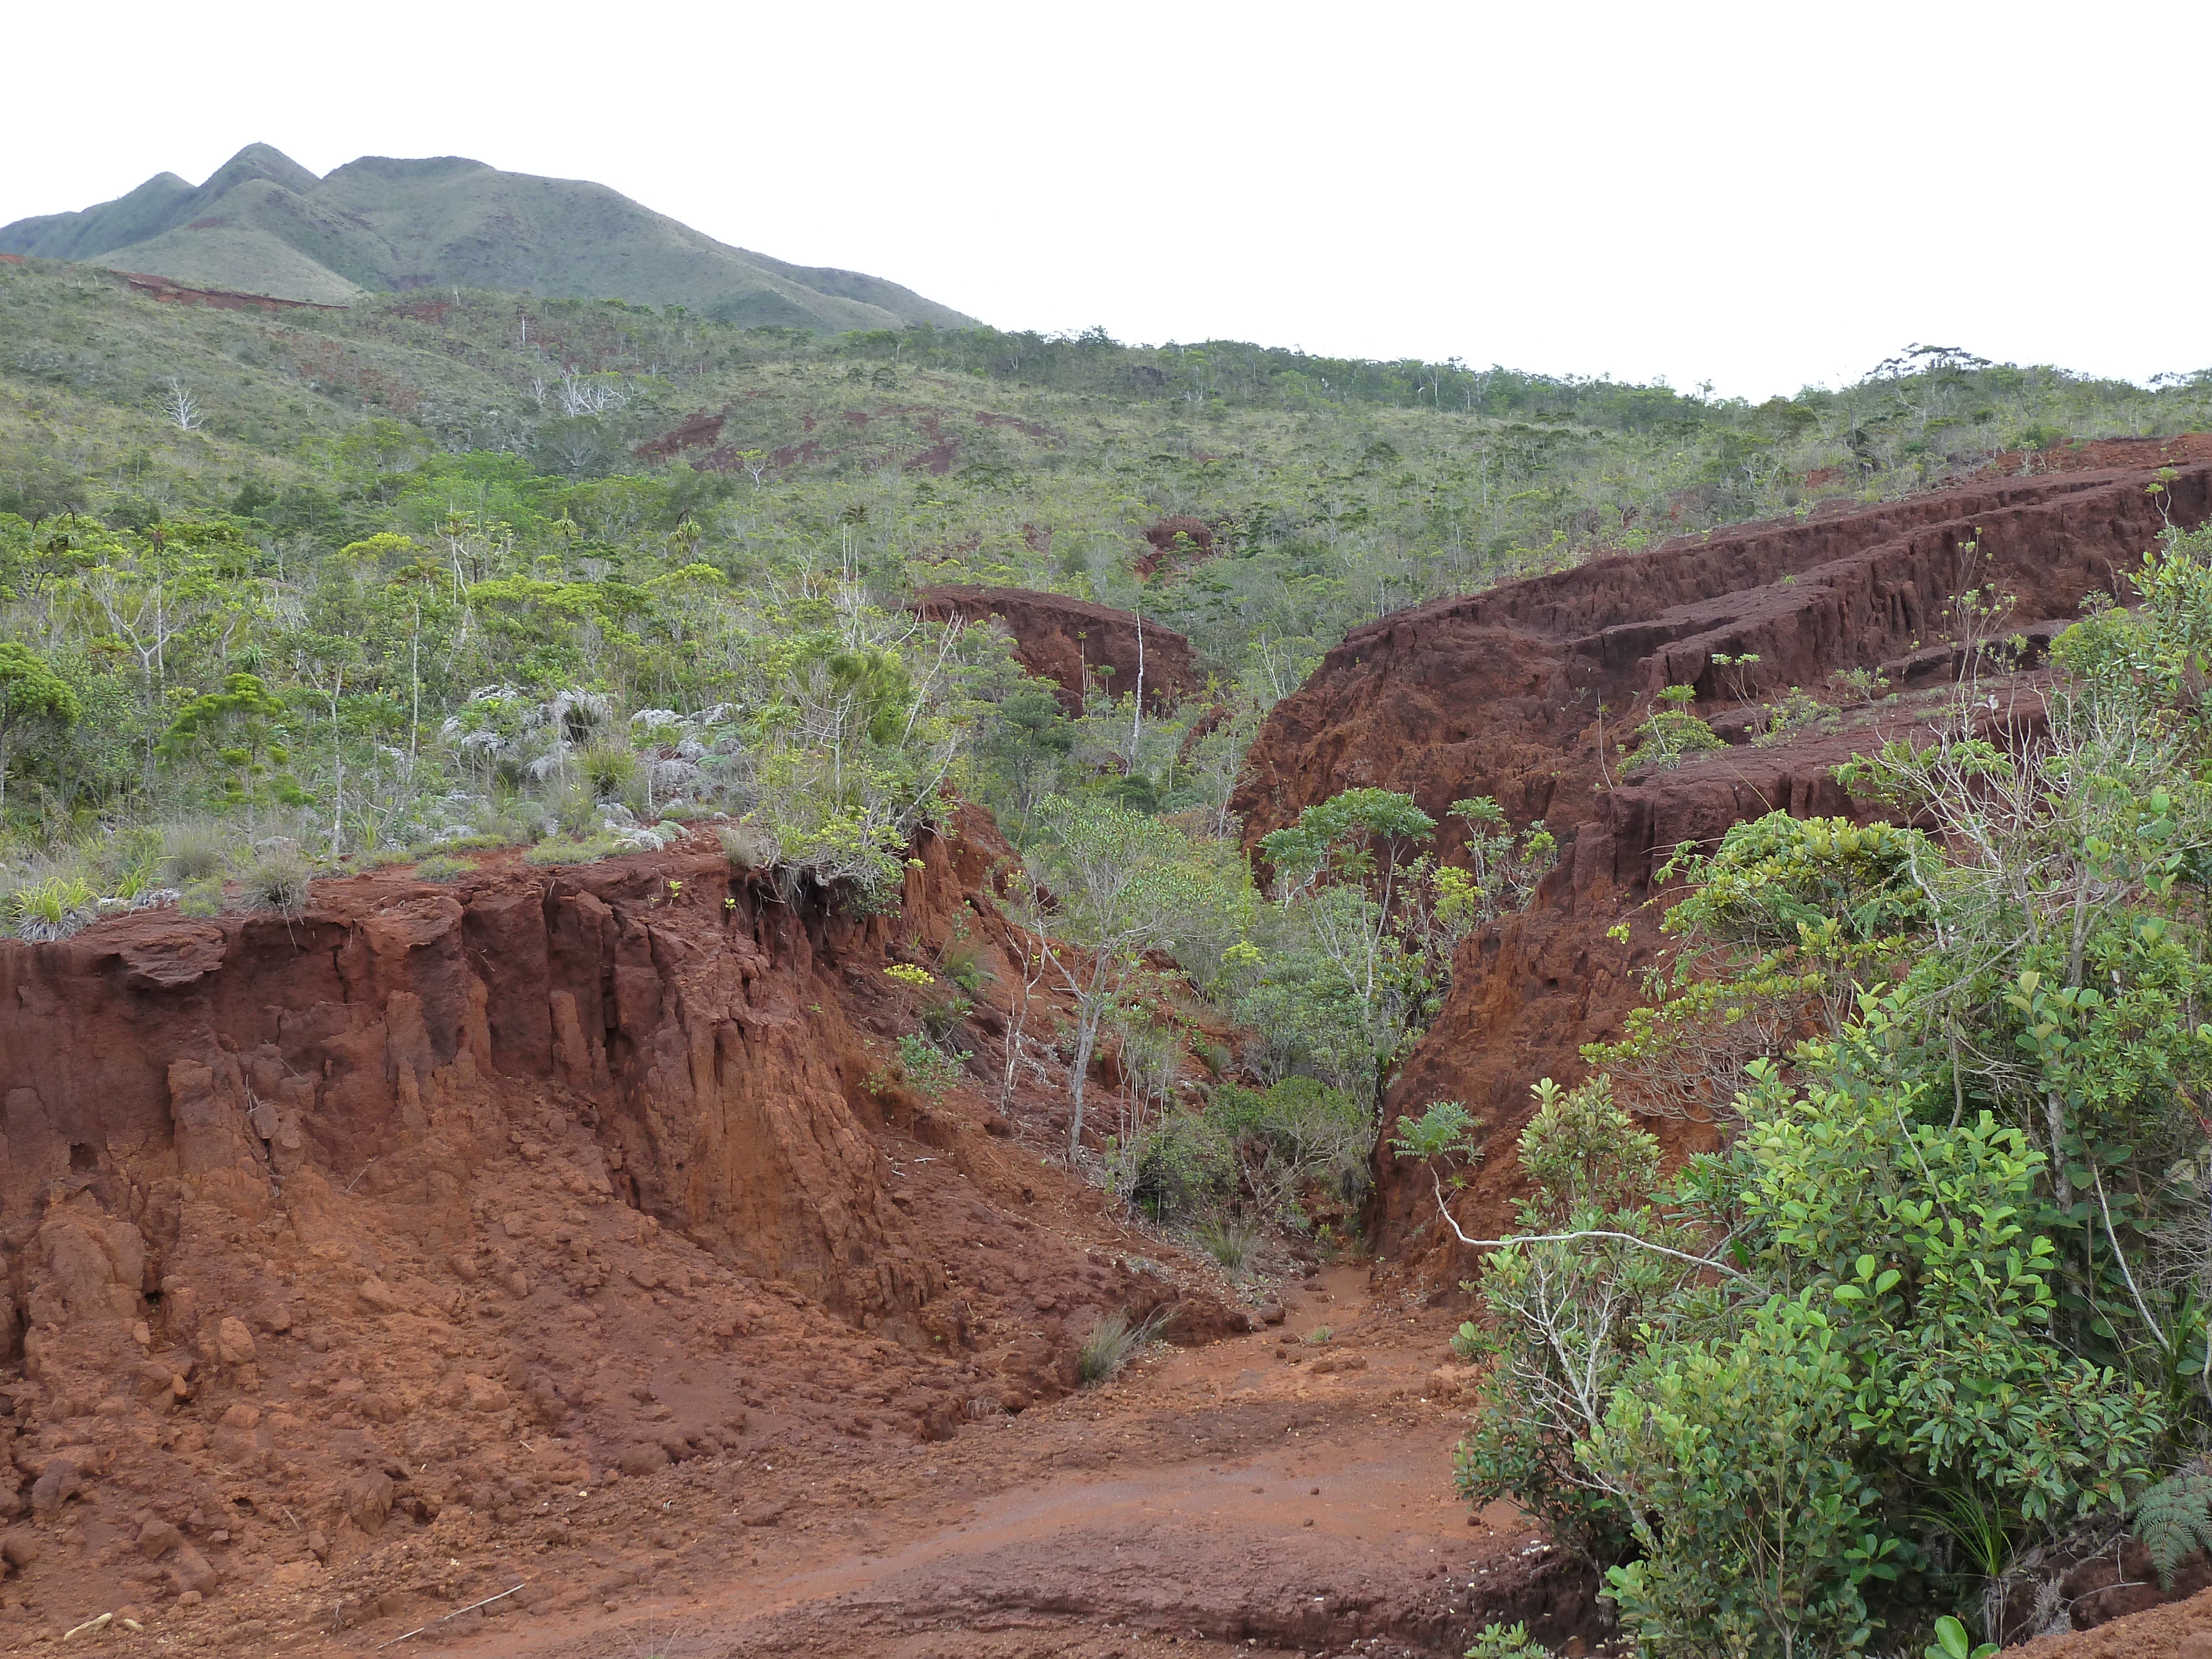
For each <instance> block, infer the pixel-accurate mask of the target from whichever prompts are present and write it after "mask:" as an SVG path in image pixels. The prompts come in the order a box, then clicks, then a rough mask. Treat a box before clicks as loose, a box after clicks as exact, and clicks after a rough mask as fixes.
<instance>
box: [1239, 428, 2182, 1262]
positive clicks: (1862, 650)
mask: <svg viewBox="0 0 2212 1659" xmlns="http://www.w3.org/2000/svg"><path fill="white" fill-rule="evenodd" d="M2208 516H2212V465H2207V464H2206V463H2204V462H2203V461H2202V460H2191V461H2185V462H2183V463H2182V464H2181V465H2178V466H2177V467H2175V468H2173V469H2172V477H2171V478H2164V477H2160V474H2159V473H2158V472H2156V471H2151V470H2122V471H2101V472H2098V471H2069V472H2065V473H2060V474H2044V475H2039V476H2035V477H2022V478H2000V479H1994V480H1990V481H1988V482H1984V483H1975V484H1972V485H1968V486H1965V487H1962V488H1958V489H1947V490H1942V491H1938V492H1935V493H1932V494H1929V495H1921V496H1916V497H1911V498H1907V499H1905V500H1902V501H1893V502H1888V503H1885V504H1883V505H1881V506H1878V507H1869V508H1867V509H1865V510H1864V511H1862V512H1858V513H1849V514H1843V515H1838V516H1835V517H1830V518H1821V519H1815V520H1808V521H1805V522H1802V523H1784V524H1767V525H1753V526H1745V527H1742V528H1741V529H1738V530H1735V531H1731V532H1727V533H1724V534H1715V535H1711V536H1709V537H1706V538H1699V539H1696V540H1689V541H1684V542H1680V543H1676V544H1670V545H1669V546H1668V547H1665V548H1662V549H1660V550H1656V551H1654V552H1650V553H1644V554H1638V555H1633V556H1623V557H1618V558H1611V559H1604V560H1599V561H1596V562H1592V563H1589V564H1587V565H1583V566H1582V567H1580V568H1576V569H1573V570H1570V571H1566V572H1564V573H1561V574H1556V575H1549V576H1543V577H1538V578H1535V579H1533V580H1526V581H1519V582H1514V583H1511V584H1509V585H1507V586H1503V587H1499V588H1497V589H1495V590H1492V591H1491V592H1486V593H1481V594H1478V595H1475V596H1473V597H1470V598H1463V599H1443V600H1438V601H1435V602H1433V603H1431V604H1429V605H1422V606H1419V607H1417V608H1415V609H1413V610H1410V611H1404V612H1401V613H1400V614H1398V615H1396V616H1393V617H1386V618H1384V619H1383V620H1381V621H1378V622H1375V623H1369V624H1367V625H1366V626H1364V627H1363V628H1359V629H1354V630H1353V631H1352V633H1351V634H1350V635H1347V636H1346V639H1345V641H1344V642H1343V644H1341V645H1340V646H1339V647H1336V649H1335V650H1334V651H1332V652H1331V653H1329V654H1328V658H1327V659H1325V660H1324V661H1323V663H1322V665H1321V667H1320V668H1319V669H1318V670H1317V671H1316V672H1315V673H1314V675H1313V676H1312V677H1311V678H1310V679H1309V680H1308V681H1307V683H1306V684H1305V685H1304V687H1303V688H1302V689H1301V690H1299V691H1297V693H1296V694H1295V695H1293V696H1290V697H1288V698H1286V699H1285V700H1284V701H1283V702H1280V703H1279V704H1277V705H1276V707H1275V708H1274V710H1273V712H1272V713H1271V714H1270V715H1269V717H1268V720H1267V723H1266V724H1265V726H1263V727H1262V729H1261V732H1260V735H1259V738H1258V739H1257V741H1256V742H1255V744H1254V745H1253V749H1252V753H1251V760H1250V763H1249V766H1248V769H1247V770H1246V774H1245V776H1244V779H1243V782H1242V784H1241V785H1240V787H1239V791H1238V793H1237V799H1236V800H1235V801H1234V803H1233V805H1234V807H1235V809H1236V810H1237V811H1240V812H1242V813H1243V816H1244V821H1245V834H1246V836H1247V838H1248V843H1249V842H1256V841H1257V839H1258V837H1259V836H1262V835H1264V834H1266V833H1267V831H1268V830H1270V829H1274V828H1277V827H1278V826H1279V825H1281V824H1283V823H1288V822H1289V821H1291V819H1292V818H1293V817H1296V815H1297V812H1298V811H1300V810H1302V809H1303V808H1304V807H1305V806H1306V805H1310V804H1311V803H1312V802H1315V801H1317V800H1321V799H1326V798H1327V797H1328V796H1329V795H1331V794H1333V793H1336V792H1338V791H1340V790H1342V789H1345V788H1348V787H1357V786H1373V787H1387V788H1392V789H1400V790H1404V791H1407V792H1408V793H1412V794H1413V796H1414V797H1415V799H1417V800H1418V801H1419V803H1420V805H1422V806H1423V807H1425V809H1427V810H1428V811H1431V812H1432V813H1435V814H1437V816H1438V817H1442V816H1443V811H1444V810H1445V808H1446V807H1447V806H1448V805H1449V803H1450V802H1451V801H1453V800H1454V799H1461V798H1463V797H1467V796H1472V795H1490V796H1493V797H1495V798H1497V799H1498V801H1499V802H1500V803H1501V804H1502V805H1504V807H1505V809H1506V810H1507V811H1508V812H1509V813H1510V815H1511V816H1512V817H1513V818H1514V820H1515V821H1516V823H1528V822H1530V821H1531V820H1534V819H1538V818H1542V819H1545V820H1547V823H1549V825H1550V827H1551V829H1553V832H1554V833H1555V834H1557V835H1558V836H1559V839H1560V841H1561V842H1562V848H1561V859H1560V864H1559V868H1558V869H1557V870H1556V871H1555V872H1553V875H1552V876H1551V877H1550V878H1547V880H1546V882H1545V883H1544V884H1543V886H1542V888H1541V890H1540V891H1539V893H1538V895H1537V896H1536V898H1535V901H1534V903H1532V904H1531V905H1530V907H1529V908H1528V910H1527V912H1526V913H1524V914H1522V915H1517V916H1514V917H1510V918H1508V919H1506V920H1504V921H1502V922H1501V923H1499V924H1497V925H1494V926H1492V927H1488V928H1486V929H1483V930H1481V931H1480V932H1479V933H1476V934H1475V935H1474V937H1473V938H1471V939H1469V940H1468V942H1467V944H1466V945H1464V946H1463V947H1462V951H1461V955H1460V957H1459V961H1458V963H1457V965H1456V972H1455V980H1454V983H1453V986H1452V988H1451V991H1450V994H1449V998H1448V1000H1447V1001H1446V1004H1445V1006H1444V1008H1443V1011H1442V1012H1441V1014H1440V1015H1439V1017H1438V1018H1437V1020H1436V1021H1435V1023H1434V1024H1432V1026H1431V1029H1430V1030H1429V1032H1428V1034H1427V1035H1426V1036H1425V1038H1424V1039H1423V1040H1422V1042H1421V1043H1420V1045H1419V1048H1418V1049H1417V1050H1416V1052H1415V1053H1414V1054H1413V1055H1412V1056H1411V1058H1410V1060H1409V1061H1408V1063H1407V1066H1405V1068H1404V1072H1403V1073H1402V1075H1401V1079H1399V1081H1398V1083H1397V1085H1396V1086H1395V1089H1394V1091H1393V1092H1392V1095H1391V1097H1390V1100H1389V1110H1391V1111H1393V1112H1395V1111H1400V1110H1418V1109H1419V1107H1420V1106H1421V1104H1422V1103H1425V1102H1426V1101H1429V1100H1432V1099H1442V1098H1453V1099H1458V1100H1462V1101H1464V1102H1465V1103H1467V1104H1468V1106H1469V1107H1470V1108H1471V1109H1473V1110H1474V1112H1475V1113H1476V1114H1477V1115H1478V1116H1480V1117H1481V1118H1483V1119H1484V1120H1485V1121H1486V1122H1487V1123H1488V1124H1489V1125H1490V1135H1491V1138H1492V1143H1493V1144H1494V1145H1495V1146H1501V1147H1510V1146H1511V1145H1512V1144H1513V1139H1514V1138H1515V1137H1516V1136H1517V1135H1518V1133H1519V1132H1520V1129H1521V1127H1522V1125H1523V1124H1524V1123H1525V1121H1526V1119H1527V1115H1528V1086H1529V1085H1530V1084H1532V1083H1534V1081H1535V1080H1536V1079H1539V1078H1541V1077H1544V1076H1547V1075H1548V1076H1552V1077H1554V1078H1557V1079H1560V1080H1562V1081H1571V1080H1573V1079H1577V1078H1579V1077H1580V1076H1582V1075H1583V1073H1584V1072H1585V1070H1586V1068H1585V1067H1584V1066H1583V1061H1582V1060H1581V1059H1580V1057H1579V1053H1578V1051H1579V1049H1580V1048H1581V1046H1582V1045H1583V1044H1584V1043H1586V1042H1592V1041H1595V1040H1600V1039H1603V1038H1606V1037H1608V1036H1615V1035H1617V1034H1618V1031H1619V1029H1620V1019H1621V1018H1622V1016H1623V1015H1624V1014H1625V1013H1626V1011H1627V1010H1628V1009H1629V1008H1631V1007H1632V1006H1635V1004H1636V1002H1637V1001H1638V987H1637V984H1636V978H1635V975H1638V973H1639V972H1640V971H1641V970H1642V969H1644V968H1645V967H1646V966H1648V965H1649V963H1650V960H1651V957H1652V953H1653V951H1654V949H1655V947H1656V940H1657V933H1656V918H1655V916H1654V915H1653V914H1652V913H1651V912H1650V911H1649V910H1645V909H1644V908H1642V907H1643V906H1644V904H1645V902H1646V901H1648V900H1649V899H1650V898H1651V897H1652V896H1653V894H1654V872H1655V871H1656V867H1657V866H1658V864H1660V863H1661V862H1663V860H1664V857H1665V854H1666V853H1667V852H1668V850H1670V849H1671V848H1674V846H1676V845H1678V844H1679V843H1680V842H1685V841H1696V842H1712V841H1714V840H1715V839H1717V837H1718V836H1720V835H1721V834H1722V832H1723V831H1724V830H1725V829H1727V828H1728V826H1729V824H1731V823H1736V822H1739V821H1741V820H1743V819H1746V818H1749V817H1758V816H1759V815H1761V814H1763V813H1765V812H1767V811H1772V810H1775V809H1777V808H1782V809H1786V810H1788V811H1792V812H1795V813H1797V814H1799V815H1801V816H1803V815H1808V814H1812V813H1832V814H1844V815H1850V816H1858V817H1864V816H1866V815H1867V813H1868V811H1869V807H1868V805H1867V804H1865V803H1863V802H1854V801H1852V800H1850V799H1848V798H1847V797H1846V796H1845V795H1844V793H1843V791H1842V790H1841V789H1840V788H1838V786H1837V785H1836V783H1835V782H1834V780H1833V769H1834V767H1835V765H1836V764H1837V763H1838V762H1839V761H1842V760H1844V759H1846V758H1848V757H1849V756H1850V753H1851V752H1852V751H1853V750H1855V749H1859V750H1863V749H1864V748H1866V747H1867V746H1868V745H1869V744H1870V743H1874V742H1877V741H1878V740H1879V738H1880V737H1881V729H1880V728H1881V727H1883V726H1888V727H1890V728H1891V729H1898V728H1899V726H1905V725H1909V724H1910V723H1911V720H1913V718H1914V717H1915V714H1916V710H1915V708H1914V707H1913V695H1912V694H1913V693H1914V691H1915V690H1916V689H1932V688H1940V687H1942V686H1943V685H1946V684H1950V683H1952V682H1953V680H1954V677H1955V675H1956V673H1957V671H1958V662H1959V657H1960V653H1959V651H1958V649H1957V648H1956V647H1954V645H1953V644H1952V643H1951V642H1950V641H1951V639H1952V637H1953V635H1954V631H1955V629H1954V620H1953V617H1952V614H1951V613H1952V605H1951V600H1952V596H1953V595H1954V594H1957V593H1960V592H1963V591H1965V590H1967V589H1980V590H1982V591H1984V592H1989V591H1990V590H1992V589H1994V590H1996V591H1998V592H2002V593H2005V594H2007V595H2008V596H2010V597H2009V599H2008V604H2007V607H2006V614H2005V616H2004V617H2003V618H2002V620H2001V622H2000V623H1998V624H1997V625H1996V628H1995V629H1994V630H1993V631H1994V632H1995V633H1996V635H1998V636H1999V637H2004V636H2007V635H2021V636H2023V637H2024V638H2025V639H2026V640H2027V643H2028V652H2027V659H2028V660H2031V661H2032V659H2033V656H2034V654H2035V653H2037V652H2038V651H2039V649H2040V648H2042V647H2043V646H2044V645H2045V644H2046V643H2047V641H2049V640H2050V639H2051V637H2053V636H2054V635H2056V633H2057V631H2059V630H2060V629H2063V626H2064V625H2065V623H2066V622H2067V621H2068V620H2069V619H2070V618H2071V617H2074V616H2075V614H2077V612H2078V607H2079V605H2080V602H2081V599H2082V596H2083V595H2084V594H2086V593H2088V592H2092V591H2099V592H2114V591H2115V590H2116V589H2117V588H2118V586H2119V585H2120V578H2121V576H2122V575H2123V574H2124V573H2125V572H2126V571H2127V570H2128V569H2129V568H2130V567H2131V566H2133V565H2134V564H2135V563H2136V562H2137V561H2138V560H2139V559H2140V557H2141V555H2142V551H2143V550H2144V549H2145V548H2147V547H2148V546H2149V545H2151V544H2152V543H2153V542H2154V539H2155V538H2156V536H2157V534H2158V532H2159V531H2160V528H2161V527H2162V526H2164V525H2165V524H2166V522H2167V521H2168V520H2171V521H2172V522H2173V523H2177V524H2183V525H2193V524H2197V523H2200V522H2202V521H2203V520H2204V519H2206V518H2207V517H2208ZM1747 655H1748V656H1756V657H1757V658H1758V661H1757V663H1756V664H1753V665H1737V666H1724V665H1720V664H1717V663H1716V661H1715V660H1714V659H1715V658H1716V657H1717V656H1724V657H1729V658H1742V657H1745V656H1747ZM1855 668H1869V669H1879V670H1881V671H1882V672H1883V673H1884V674H1885V675H1886V677H1887V679H1888V680H1889V682H1890V683H1891V684H1892V685H1893V686H1894V687H1897V688H1899V689H1900V690H1901V691H1902V693H1903V694H1904V696H1903V700H1902V701H1901V702H1899V703H1898V704H1893V705H1888V706H1887V707H1863V708H1860V709H1859V710H1857V712H1856V713H1850V712H1839V713H1838V714H1837V716H1836V717H1835V718H1834V719H1833V720H1832V721H1831V722H1829V724H1830V725H1831V726H1844V727H1846V728H1847V729H1844V730H1842V731H1840V732H1838V731H1834V730H1828V731H1818V732H1814V733H1813V734H1811V735H1809V736H1808V737H1805V738H1801V739H1799V740H1796V741H1794V742H1788V743H1783V744H1776V745H1774V746H1772V747H1750V746H1741V745H1742V739H1743V738H1744V729H1743V715H1744V714H1745V713H1746V712H1747V707H1746V706H1747V704H1751V703H1756V702H1760V701H1763V700H1766V699H1771V698H1772V697H1774V696H1777V695H1778V694H1779V693H1781V692H1782V691H1784V690H1787V689H1788V688H1790V687H1792V686H1802V687H1804V688H1806V689H1807V690H1814V691H1820V690H1826V686H1827V682H1828V677H1829V676H1830V675H1831V674H1832V673H1833V672H1835V671H1838V670H1846V669H1855ZM1678 684H1691V685H1694V686H1696V687H1697V690H1698V709H1699V713H1701V714H1705V715H1706V716H1707V717H1708V718H1711V719H1712V720H1714V722H1715V724H1716V726H1717V728H1718V729H1720V730H1721V731H1723V733H1724V734H1729V735H1731V736H1732V737H1733V738H1734V739H1735V741H1736V742H1737V744H1739V745H1740V746H1735V747H1731V748H1729V749H1728V750H1724V751H1723V752H1720V753H1717V754H1714V755H1711V756H1710V757H1705V758H1702V759H1699V760H1698V761H1696V762H1695V763H1692V764H1689V765H1686V766H1683V767H1681V768H1680V769H1675V770H1673V771H1668V772H1662V773H1656V774H1639V773H1638V772H1636V771H1635V770H1633V768H1632V762H1628V763H1625V762H1624V760H1623V758H1622V756H1621V740H1622V738H1623V737H1624V736H1625V735H1626V733H1627V732H1629V731H1630V729H1631V727H1632V726H1633V724H1634V722H1635V721H1636V720H1638V719H1639V718H1640V717H1641V715H1642V714H1643V713H1644V711H1645V710H1646V709H1648V708H1650V702H1651V698H1652V696H1653V694H1654V693H1656V691H1657V690H1660V689H1661V688H1662V687H1665V686H1668V685H1678ZM1732 717H1733V718H1732ZM1624 772H1625V774H1626V775H1624ZM1608 784H1610V785H1611V787H1607V785H1608ZM1457 833H1458V831H1457V829H1456V826H1455V825H1448V826H1447V829H1446V830H1445V838H1446V842H1447V844H1448V845H1449V844H1450V842H1452V841H1453V840H1454V839H1455V837H1456V835H1457ZM1623 921H1627V922H1630V923H1631V924H1632V933H1631V937H1630V939H1629V941H1628V942H1627V943H1626V945H1622V944H1618V943H1615V942H1614V941H1613V940H1612V939H1608V938H1607V929H1609V928H1611V927H1613V926H1615V925H1616V924H1617V923H1620V922H1623ZM1662 1128H1663V1130H1664V1133H1665V1134H1666V1135H1667V1137H1668V1139H1670V1140H1671V1141H1672V1142H1673V1143H1674V1145H1675V1146H1677V1147H1678V1148H1679V1147H1680V1146H1685V1145H1694V1144H1696V1143H1697V1136H1698V1131H1697V1129H1696V1127H1695V1126H1690V1125H1682V1124H1674V1123H1670V1124H1666V1125H1663V1126H1662ZM1377 1173H1378V1176H1379V1184H1378V1188H1377V1200H1376V1202H1377V1206H1378V1207H1377V1212H1376V1218H1375V1219H1376V1224H1377V1231H1378V1243H1380V1244H1381V1245H1382V1247H1383V1249H1385V1250H1386V1251H1390V1250H1397V1249H1401V1248H1403V1247H1407V1246H1408V1245H1416V1246H1418V1245H1419V1244H1420V1243H1422V1242H1427V1243H1433V1241H1434V1238H1435V1233H1434V1231H1432V1224H1433V1219H1434V1218H1433V1199H1432V1197H1431V1194H1430V1192H1429V1190H1428V1188H1427V1186H1426V1184H1425V1182H1416V1181H1414V1180H1413V1179H1412V1178H1411V1172H1410V1171H1403V1170H1397V1169H1395V1168H1393V1167H1391V1165H1390V1164H1389V1162H1388V1161H1387V1160H1385V1161H1384V1162H1383V1164H1381V1165H1379V1166H1378V1171H1377ZM1472 1185H1473V1192H1472V1194H1471V1195H1470V1197H1469V1198H1468V1200H1466V1202H1465V1206H1464V1207H1463V1208H1462V1209H1460V1210H1458V1211H1456V1213H1459V1214H1461V1215H1462V1218H1463V1220H1466V1221H1468V1222H1470V1223H1474V1224H1477V1225H1481V1224H1486V1223H1490V1222H1498V1221H1503V1220H1505V1219H1507V1218H1509V1217H1510V1202H1511V1200H1513V1198H1514V1197H1515V1196H1516V1194H1517V1193H1518V1192H1519V1190H1520V1188H1519V1187H1518V1177H1517V1172H1516V1169H1515V1166H1514V1161H1513V1159H1512V1158H1510V1156H1508V1157H1492V1158H1489V1159H1488V1160H1486V1163H1485V1164H1484V1165H1483V1166H1482V1167H1481V1169H1480V1171H1479V1172H1478V1173H1477V1175H1476V1176H1475V1177H1474V1182H1473V1183H1472ZM1464 1267H1465V1263H1464V1262H1463V1261H1459V1260H1457V1259H1456V1257H1455V1254H1454V1253H1449V1252H1448V1253H1443V1254H1442V1255H1437V1256H1436V1257H1435V1258H1433V1259H1431V1261H1428V1263H1427V1265H1426V1271H1427V1272H1428V1273H1430V1275H1431V1277H1432V1279H1434V1281H1435V1282H1437V1283H1438V1284H1439V1285H1447V1286H1448V1285H1449V1284H1450V1283H1451V1282H1453V1281H1454V1280H1455V1279H1457V1278H1458V1277H1459V1276H1460V1275H1461V1273H1462V1272H1463V1270H1464Z"/></svg>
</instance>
